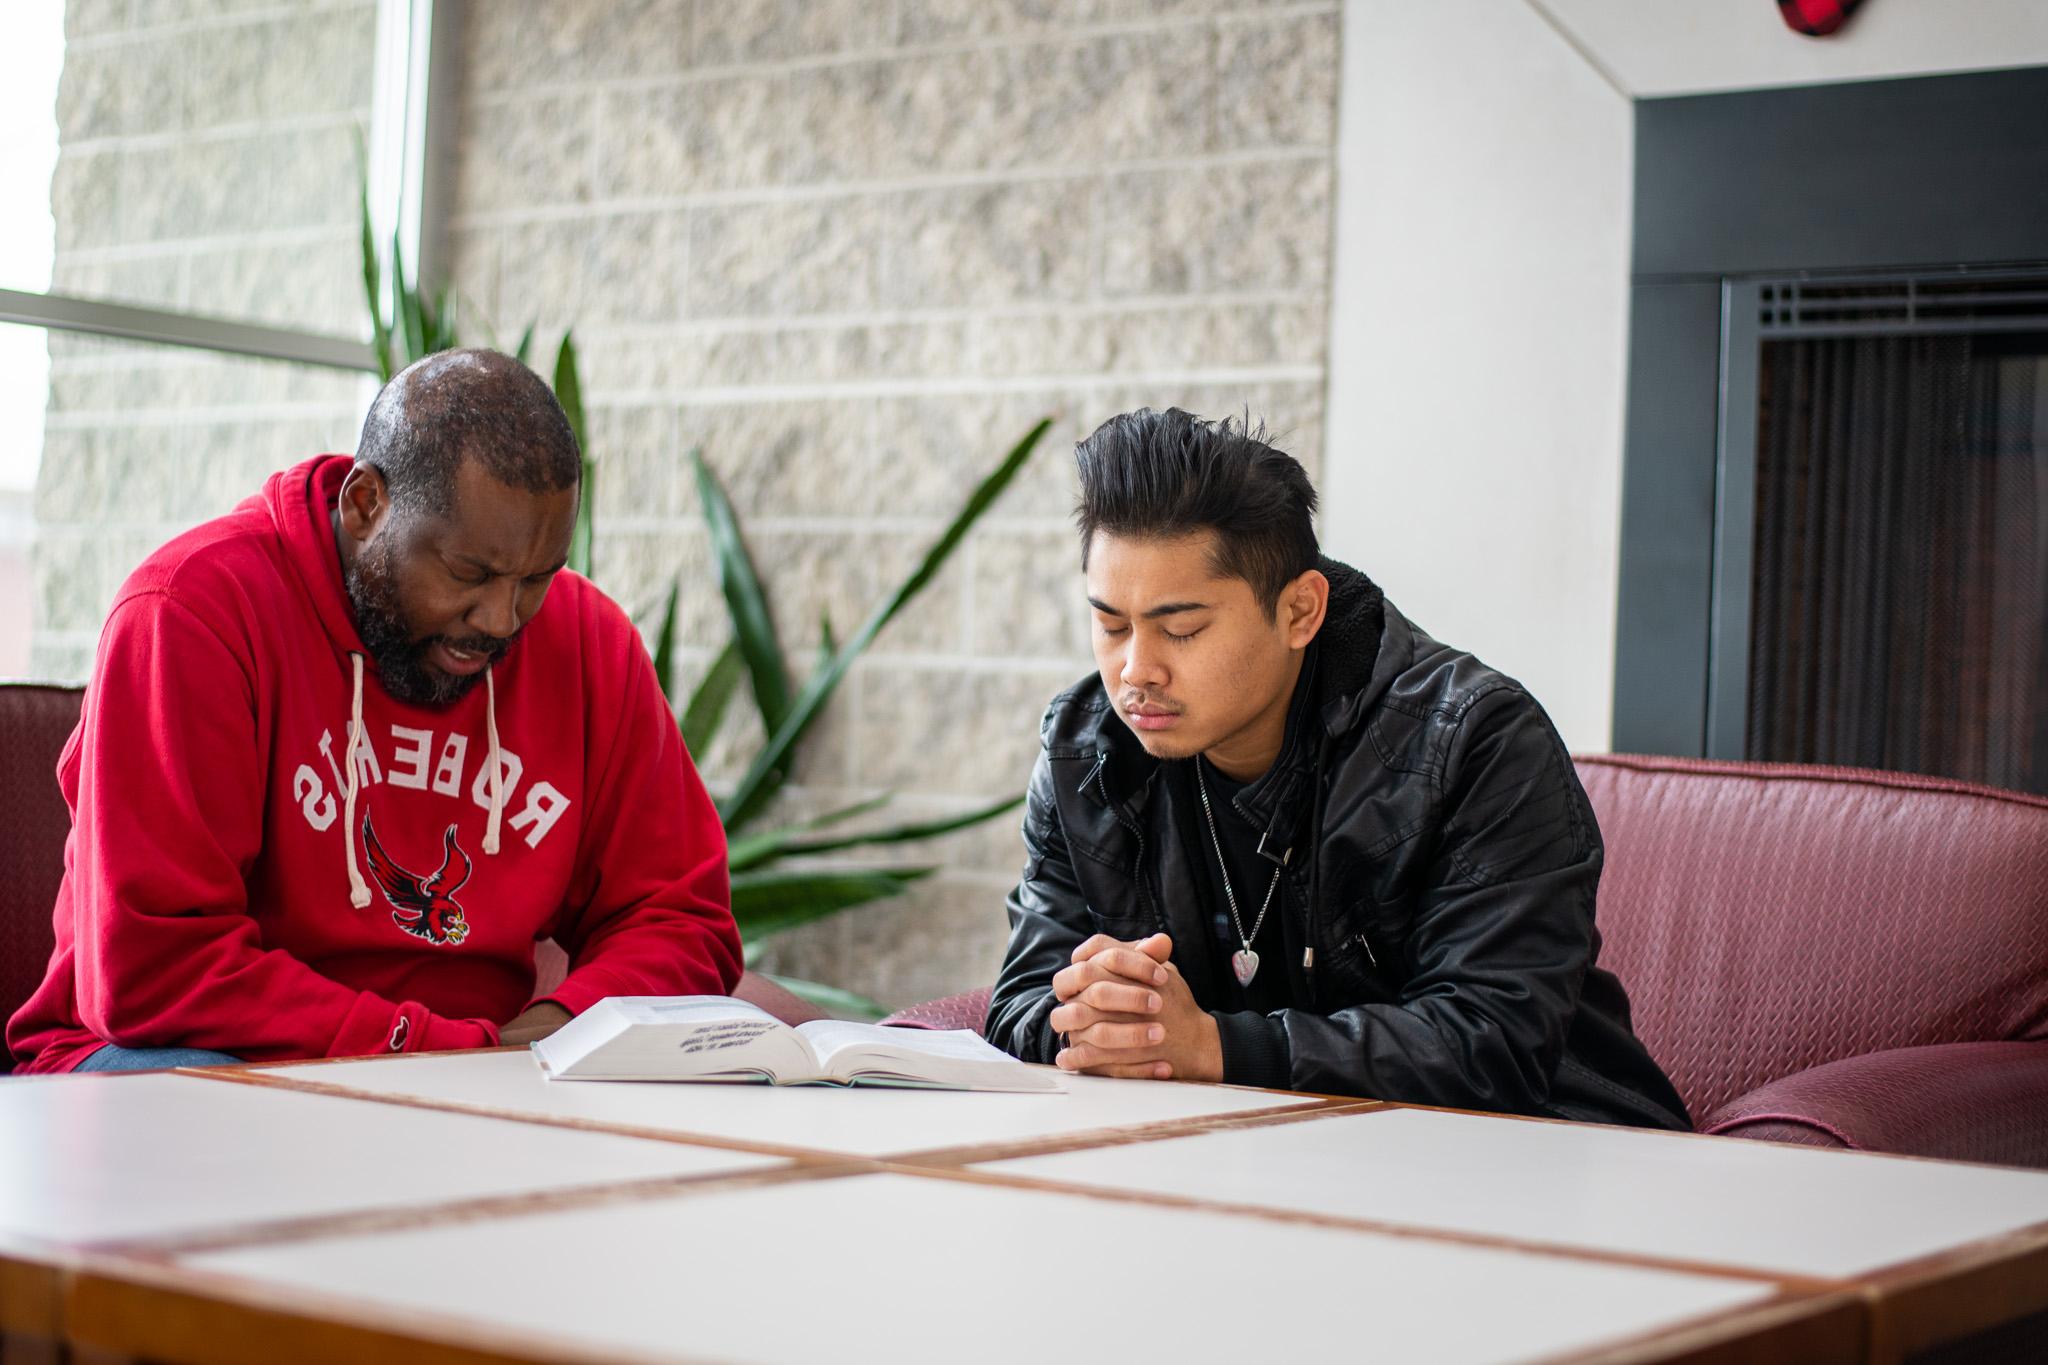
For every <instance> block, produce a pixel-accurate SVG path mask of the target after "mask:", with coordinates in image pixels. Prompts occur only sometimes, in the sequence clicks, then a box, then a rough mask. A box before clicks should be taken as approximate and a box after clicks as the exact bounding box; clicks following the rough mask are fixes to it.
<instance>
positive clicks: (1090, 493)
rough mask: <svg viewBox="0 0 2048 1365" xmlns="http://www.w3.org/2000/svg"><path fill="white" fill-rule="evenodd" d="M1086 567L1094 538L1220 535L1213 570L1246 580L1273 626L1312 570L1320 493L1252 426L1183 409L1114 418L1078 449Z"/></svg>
mask: <svg viewBox="0 0 2048 1365" xmlns="http://www.w3.org/2000/svg"><path fill="white" fill-rule="evenodd" d="M1074 462H1075V463H1076V464H1077V465H1079V466H1080V470H1081V498H1080V501H1079V503H1078V504H1077V505H1076V506H1075V509H1074V520H1075V521H1076V522H1077V523H1078V524H1079V525H1080V528H1081V567H1082V568H1083V569H1086V568H1087V567H1088V547H1089V545H1090V544H1092V543H1093V541H1094V539H1095V533H1096V532H1097V531H1102V532H1106V533H1107V534H1109V535H1113V536H1122V537H1126V538H1130V539H1136V540H1154V539H1177V538H1179V537H1181V536H1186V535H1194V534H1197V533H1199V532H1202V531H1213V532H1215V533H1216V543H1215V545H1214V547H1213V549H1212V550H1211V554H1210V562H1211V564H1212V566H1213V567H1214V568H1215V570H1216V572H1217V573H1218V574H1220V575H1223V576H1225V577H1230V578H1242V579H1243V580H1244V581H1245V582H1247V583H1249V584H1251V585H1252V592H1253V593H1254V594H1255V595H1256V596H1257V597H1258V599H1259V601H1260V603H1261V604H1262V605H1264V607H1265V608H1266V615H1267V617H1268V618H1271V617H1272V616H1273V614H1274V612H1275V611H1276V610H1277V608H1278V606H1279V602H1280V593H1281V590H1282V589H1284V588H1285V587H1286V586H1287V585H1288V584H1289V583H1291V582H1293V581H1294V580H1295V579H1296V578H1299V577H1300V576H1301V575H1302V574H1304V573H1306V572H1308V571H1309V570H1310V569H1313V568H1314V567H1315V566H1316V557H1317V548H1316V531H1315V510H1316V490H1315V487H1314V485H1312V484H1310V483H1309V481H1308V472H1307V471H1306V470H1304V469H1303V468H1302V467H1301V464H1300V463H1299V462H1298V461H1297V460H1295V458H1294V457H1293V456H1291V455H1289V454H1287V453H1286V452H1284V451H1280V450H1276V449H1274V448H1273V447H1272V446H1270V445H1268V444H1266V429H1265V427H1264V426H1258V427H1252V426H1251V425H1250V420H1249V418H1247V419H1246V421H1245V422H1244V423H1241V424H1240V423H1233V422H1232V421H1231V420H1230V419H1229V418H1227V417H1226V418H1224V419H1223V420H1222V421H1220V422H1205V421H1203V420H1202V419H1201V418H1199V417H1196V416H1194V415H1192V414H1190V413H1185V412H1182V411H1181V410H1180V409H1179V408H1168V409H1167V410H1166V411H1165V412H1154V411H1153V410H1152V409H1150V408H1140V409H1138V410H1137V411H1136V412H1127V413H1125V414H1123V415H1122V416H1121V417H1112V418H1110V419H1109V420H1108V421H1107V422H1104V423H1103V424H1102V425H1101V426H1099V427H1097V428H1096V429H1095V433H1094V434H1093V435H1092V436H1090V437H1089V438H1088V439H1087V440H1085V441H1083V442H1081V443H1080V444H1079V445H1077V446H1075V447H1074Z"/></svg>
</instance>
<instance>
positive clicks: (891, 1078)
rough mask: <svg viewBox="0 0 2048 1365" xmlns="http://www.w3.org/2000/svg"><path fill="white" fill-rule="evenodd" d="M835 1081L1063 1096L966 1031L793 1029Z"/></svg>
mask: <svg viewBox="0 0 2048 1365" xmlns="http://www.w3.org/2000/svg"><path fill="white" fill-rule="evenodd" d="M796 1031H797V1033H798V1034H800V1035H802V1036H803V1038H804V1039H805V1041H806V1042H808V1043H809V1044H810V1047H811V1051H812V1052H814V1053H815V1054H817V1057H818V1069H819V1070H820V1071H821V1072H823V1073H824V1074H825V1075H827V1076H829V1077H831V1078H832V1079H833V1080H836V1081H843V1082H848V1083H856V1082H857V1083H864V1084H885V1085H925V1086H934V1087H943V1088H949V1089H959V1090H1027V1091H1029V1090H1040V1091H1044V1090H1064V1089H1065V1088H1066V1086H1065V1085H1064V1083H1063V1082H1062V1080H1061V1078H1060V1077H1059V1076H1057V1075H1056V1074H1053V1073H1051V1072H1048V1071H1046V1070H1045V1069H1044V1068H1042V1067H1027V1066H1025V1065H1024V1064H1023V1063H1022V1062H1020V1061H1018V1060H1017V1059H1016V1058H1014V1057H1012V1056H1010V1055H1009V1054H1008V1053H1006V1052H1003V1051H1001V1050H1000V1049H998V1048H995V1047H991V1046H990V1045H989V1044H988V1043H987V1042H985V1041H983V1040H982V1039H981V1038H980V1037H979V1036H978V1035H976V1034H975V1033H974V1032H973V1031H972V1030H969V1029H949V1030H945V1031H943V1032H940V1031H934V1030H930V1029H900V1028H885V1027H883V1026H881V1025H879V1024H852V1023H846V1022H844V1021H842V1020H836V1019H818V1020H813V1021H812V1022H810V1023H808V1024H801V1025H799V1026H798V1027H797V1030H796Z"/></svg>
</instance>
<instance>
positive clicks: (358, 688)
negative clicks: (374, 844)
mask: <svg viewBox="0 0 2048 1365" xmlns="http://www.w3.org/2000/svg"><path fill="white" fill-rule="evenodd" d="M348 658H349V662H350V663H351V664H352V665H354V672H355V697H354V699H353V700H352V701H351V702H350V703H349V708H348V758H347V763H348V793H347V795H346V796H345V797H343V799H342V803H341V809H342V817H341V823H342V826H343V828H344V831H345V833H344V836H343V838H342V841H341V842H342V846H343V847H344V848H346V849H347V850H348V902H349V904H350V905H353V906H354V907H355V908H356V909H358V910H362V909H366V908H367V907H368V906H369V904H370V884H369V883H368V882H366V881H364V880H363V874H362V871H361V869H359V868H358V867H357V866H356V786H357V779H358V777H359V776H360V775H361V771H362V770H361V767H360V765H359V764H358V763H357V761H356V754H357V752H358V747H359V746H360V745H361V744H362V742H363V656H362V655H360V654H357V653H356V652H354V651H353V650H351V651H350V652H349V656H348Z"/></svg>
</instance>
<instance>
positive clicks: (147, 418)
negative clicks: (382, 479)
mask: <svg viewBox="0 0 2048 1365" xmlns="http://www.w3.org/2000/svg"><path fill="white" fill-rule="evenodd" d="M355 413H356V410H355V409H354V408H346V409H344V408H340V407H337V406H335V405H334V404H332V403H320V404H315V403H252V404H250V405H248V406H246V407H211V408H102V409H96V410H95V409H85V408H80V409H76V410H73V411H70V412H52V413H49V414H47V415H46V416H45V417H44V419H43V423H44V426H45V428H46V429H47V430H51V431H85V430H91V429H92V428H94V427H105V426H117V427H177V426H202V425H205V424H208V423H218V422H276V421H290V420H295V419H298V418H302V417H304V418H323V419H331V418H339V417H342V416H347V417H348V418H349V420H351V421H353V420H355Z"/></svg>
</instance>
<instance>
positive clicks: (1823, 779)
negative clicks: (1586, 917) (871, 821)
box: [884, 755, 2048, 1166]
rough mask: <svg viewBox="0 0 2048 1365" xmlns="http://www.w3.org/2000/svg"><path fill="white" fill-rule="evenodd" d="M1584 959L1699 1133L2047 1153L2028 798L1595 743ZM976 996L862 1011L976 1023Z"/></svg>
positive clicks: (2036, 883) (2047, 972) (2033, 803)
mask: <svg viewBox="0 0 2048 1365" xmlns="http://www.w3.org/2000/svg"><path fill="white" fill-rule="evenodd" d="M1577 764H1578V770H1579V777H1580V779H1581V780H1582V781H1583V782H1584V783H1585V787H1586V793H1587V795H1588V796H1589V797H1590V798H1591V799H1592V802H1593V806H1594V809H1595V811H1596V812H1597V813H1598V815H1599V819H1600V831H1601V834H1602V836H1603V837H1604V838H1605V840H1606V844H1607V865H1606V870H1605V872H1604V873H1603V875H1602V877H1601V881H1600V906H1599V917H1600V929H1601V934H1602V937H1603V939H1604V943H1603V946H1602V950H1601V956H1600V961H1601V965H1602V966H1605V967H1608V968H1610V969H1611V970H1613V971H1614V972H1616V973H1617V974H1618V975H1619V976H1620V977H1621V980H1622V983H1623V984H1624V985H1625V986H1626V987H1627V988H1628V992H1629V998H1630V1000H1631V1002H1632V1005H1633V1010H1634V1024H1635V1028H1636V1032H1637V1033H1638V1034H1639V1035H1640V1036H1641V1037H1642V1039H1643V1042H1644V1043H1645V1044H1646V1045H1647V1046H1648V1047H1649V1049H1650V1052H1651V1055H1653V1056H1655V1057H1656V1058H1657V1060H1658V1061H1659V1062H1660V1063H1661V1064H1662V1065H1663V1066H1664V1068H1665V1070H1666V1071H1667V1072H1669V1073H1670V1075H1671V1079H1672V1081H1673V1083H1674V1084H1676V1085H1677V1087H1678V1090H1679V1093H1680V1094H1681V1095H1683V1096H1684V1098H1685V1102H1686V1104H1687V1106H1688V1107H1689V1108H1690V1109H1691V1110H1692V1114H1693V1117H1694V1119H1695V1120H1696V1121H1698V1122H1699V1125H1700V1128H1701V1129H1702V1130H1703V1131H1706V1132H1727V1133H1734V1134H1740V1135H1742V1136H1748V1137H1764V1138H1772V1139H1776V1140H1780V1141H1791V1142H1804V1143H1809V1144H1813V1145H1821V1146H1853V1147H1864V1148H1869V1149H1871V1150H1877V1151H1896V1152H1910V1153H1914V1154H1918V1155H1925V1156H1944V1157H1953V1158H1963V1159H1970V1160H1979V1161H2001V1162H2010V1163H2015V1164H2026V1165H2039V1166H2048V799H2043V798H2041V797H2035V796H2025V795H2021V794H2018V793H2014V792H2006V791H1999V790H1996V789H1994V788H1990V787H1979V786H1973V785H1969V784H1966V783H1960V782H1950V781H1946V780H1943V779H1940V778H1931V777H1917V776H1910V775H1906V774H1899V773H1881V772H1871V771H1867V770H1862V769H1848V768H1819V767H1804V766H1795V765H1789V764H1764V763H1726V762H1715V761H1710V760H1701V759H1679V758H1640V757H1631V756H1625V755H1597V756H1587V757H1581V758H1579V759H1578V760H1577ZM987 1007H988V992H987V991H976V992H972V993H970V994H967V995H956V996H949V997H947V998H946V999H943V1000H935V1001H932V1002H929V1003H928V1004H924V1005H918V1006H914V1007H912V1008H911V1009H908V1010H904V1011H902V1012H900V1013H898V1014H895V1015H892V1016H891V1017H890V1018H889V1019H888V1020H886V1021H884V1022H887V1023H892V1024H900V1025H905V1026H909V1027H919V1028H974V1029H977V1030H978V1029H979V1028H980V1027H981V1018H982V1015H983V1014H984V1013H985V1012H986V1010H987Z"/></svg>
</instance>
